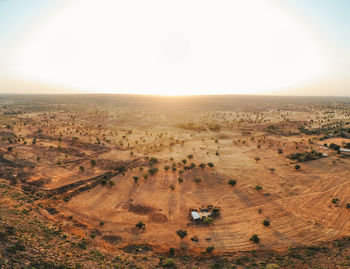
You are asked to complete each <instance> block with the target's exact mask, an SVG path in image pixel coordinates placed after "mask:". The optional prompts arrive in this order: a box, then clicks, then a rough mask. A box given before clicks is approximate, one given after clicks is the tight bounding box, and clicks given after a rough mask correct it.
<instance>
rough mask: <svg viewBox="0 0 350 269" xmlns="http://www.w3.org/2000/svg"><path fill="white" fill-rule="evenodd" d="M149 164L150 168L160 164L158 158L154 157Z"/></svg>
mask: <svg viewBox="0 0 350 269" xmlns="http://www.w3.org/2000/svg"><path fill="white" fill-rule="evenodd" d="M148 163H149V165H150V166H152V165H154V164H156V163H158V159H157V158H154V157H151V158H150V159H149V162H148Z"/></svg>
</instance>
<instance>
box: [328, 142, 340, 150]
mask: <svg viewBox="0 0 350 269" xmlns="http://www.w3.org/2000/svg"><path fill="white" fill-rule="evenodd" d="M329 148H330V149H333V150H335V151H338V150H340V146H339V145H337V144H334V143H331V144H330V145H329Z"/></svg>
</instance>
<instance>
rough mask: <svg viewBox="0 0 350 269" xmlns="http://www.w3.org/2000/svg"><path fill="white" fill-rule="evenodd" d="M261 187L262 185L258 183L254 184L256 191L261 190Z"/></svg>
mask: <svg viewBox="0 0 350 269" xmlns="http://www.w3.org/2000/svg"><path fill="white" fill-rule="evenodd" d="M262 188H263V187H261V186H260V185H256V186H255V189H256V190H257V191H260V190H262Z"/></svg>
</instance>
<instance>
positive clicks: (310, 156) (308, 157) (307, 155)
mask: <svg viewBox="0 0 350 269" xmlns="http://www.w3.org/2000/svg"><path fill="white" fill-rule="evenodd" d="M321 157H322V153H321V152H318V151H315V150H312V151H309V152H308V151H305V152H304V153H300V152H297V153H293V154H290V155H288V156H287V158H288V159H291V160H297V161H298V162H307V161H312V160H317V159H320V158H321Z"/></svg>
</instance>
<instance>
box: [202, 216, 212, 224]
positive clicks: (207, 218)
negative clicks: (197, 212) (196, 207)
mask: <svg viewBox="0 0 350 269" xmlns="http://www.w3.org/2000/svg"><path fill="white" fill-rule="evenodd" d="M213 221H214V220H213V218H211V217H204V218H203V223H204V224H212V223H213Z"/></svg>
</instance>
